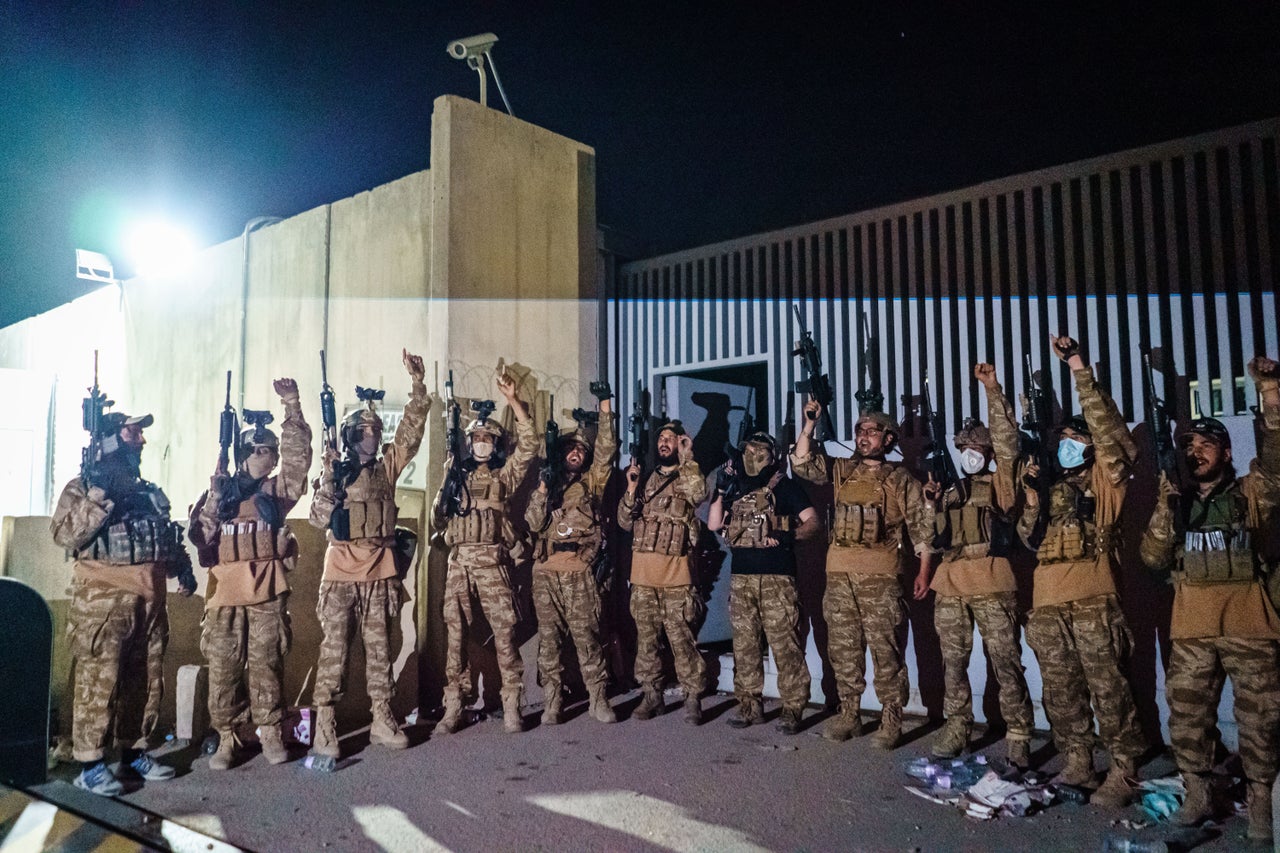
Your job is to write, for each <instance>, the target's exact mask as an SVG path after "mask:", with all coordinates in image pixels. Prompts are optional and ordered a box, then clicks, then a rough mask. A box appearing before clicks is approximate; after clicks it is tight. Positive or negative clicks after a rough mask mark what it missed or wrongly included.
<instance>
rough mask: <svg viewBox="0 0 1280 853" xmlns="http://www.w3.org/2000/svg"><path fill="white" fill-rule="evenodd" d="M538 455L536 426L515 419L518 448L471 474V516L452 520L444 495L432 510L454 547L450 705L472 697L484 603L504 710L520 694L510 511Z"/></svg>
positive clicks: (447, 608) (448, 593) (447, 604)
mask: <svg viewBox="0 0 1280 853" xmlns="http://www.w3.org/2000/svg"><path fill="white" fill-rule="evenodd" d="M537 452H538V436H537V433H536V432H535V431H534V428H533V421H531V420H524V421H520V420H517V421H516V447H515V450H514V451H513V452H512V453H511V455H510V456H509V457H508V458H507V460H506V462H504V463H503V465H502V467H501V468H500V469H497V470H494V469H493V468H491V467H490V466H489V464H488V463H487V462H482V463H479V464H477V465H476V466H475V467H474V468H470V470H468V472H467V491H468V492H469V493H470V495H471V498H472V501H473V508H472V509H471V511H470V512H468V513H467V514H466V515H465V516H459V517H452V518H451V517H447V516H446V515H445V514H444V512H445V508H444V506H443V504H442V503H441V500H440V497H439V496H437V498H436V501H435V505H434V506H433V508H432V523H433V525H434V526H435V528H436V529H437V530H443V531H444V541H445V544H446V545H448V546H450V548H451V549H452V550H450V552H449V567H448V573H447V575H446V576H445V582H444V604H443V607H444V623H445V625H446V627H447V628H448V647H447V649H446V653H445V673H444V678H445V686H444V697H445V702H446V703H447V704H457V703H459V702H465V701H470V700H471V699H472V698H473V697H472V680H471V678H472V677H471V666H470V663H469V661H468V660H467V631H468V629H469V627H470V625H471V624H472V623H473V622H474V621H475V613H474V611H473V610H472V606H473V602H475V601H478V602H479V604H480V609H481V611H482V612H483V614H484V617H485V619H487V620H488V622H489V627H490V628H491V629H492V630H493V645H494V652H495V653H496V655H497V658H498V671H499V672H500V673H501V675H502V696H503V699H504V704H505V703H507V702H509V701H511V697H513V696H514V697H519V696H520V694H521V690H522V685H523V683H524V664H523V662H522V661H521V659H520V649H519V648H517V647H516V643H515V627H516V621H517V620H516V603H515V596H514V593H513V592H512V588H511V577H510V573H509V572H510V568H511V565H512V561H511V553H510V548H511V546H512V545H514V544H515V541H516V538H515V529H514V528H513V527H512V526H511V522H510V520H509V519H508V518H507V515H506V513H507V506H508V504H509V502H510V499H511V495H512V493H513V492H515V490H516V488H517V487H518V486H519V485H520V482H521V481H522V480H523V479H524V475H525V472H526V471H528V470H529V464H530V463H531V462H532V461H533V458H534V456H535V455H536V454H537ZM516 704H517V706H518V704H519V703H518V702H517V703H516Z"/></svg>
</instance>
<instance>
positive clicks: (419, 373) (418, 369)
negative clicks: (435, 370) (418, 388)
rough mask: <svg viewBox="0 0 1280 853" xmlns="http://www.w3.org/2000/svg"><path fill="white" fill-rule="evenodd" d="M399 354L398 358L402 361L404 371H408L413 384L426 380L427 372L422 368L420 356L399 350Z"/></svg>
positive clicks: (405, 350)
mask: <svg viewBox="0 0 1280 853" xmlns="http://www.w3.org/2000/svg"><path fill="white" fill-rule="evenodd" d="M400 353H401V355H400V357H401V359H402V360H403V361H404V369H405V370H407V371H409V376H410V378H411V379H413V381H414V382H415V383H417V382H421V381H422V380H423V379H424V378H426V375H427V371H426V369H425V368H424V367H423V366H422V356H420V355H413V354H412V353H410V352H409V351H408V350H407V349H401V350H400Z"/></svg>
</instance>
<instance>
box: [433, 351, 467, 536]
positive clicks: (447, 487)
mask: <svg viewBox="0 0 1280 853" xmlns="http://www.w3.org/2000/svg"><path fill="white" fill-rule="evenodd" d="M444 418H445V442H446V444H448V446H449V470H448V471H446V472H445V475H444V485H442V486H441V487H440V505H441V506H442V507H444V514H445V515H446V516H449V517H453V516H461V515H466V514H467V513H468V512H470V511H471V493H470V492H468V491H467V472H466V469H465V468H464V467H463V463H464V461H465V458H466V455H467V440H466V436H465V435H463V433H462V406H461V405H460V404H459V403H458V400H457V398H455V397H454V396H453V371H452V370H450V371H449V378H448V379H447V380H445V383H444Z"/></svg>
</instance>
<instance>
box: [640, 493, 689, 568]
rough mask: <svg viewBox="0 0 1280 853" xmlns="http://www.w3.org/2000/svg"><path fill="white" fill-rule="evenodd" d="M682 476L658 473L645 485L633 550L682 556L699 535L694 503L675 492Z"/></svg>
mask: <svg viewBox="0 0 1280 853" xmlns="http://www.w3.org/2000/svg"><path fill="white" fill-rule="evenodd" d="M678 477H679V475H678V474H677V473H675V472H672V473H671V474H661V473H658V472H654V473H653V474H651V475H650V477H649V482H647V483H646V484H645V490H644V492H645V496H644V507H643V511H642V512H641V515H640V518H638V519H636V521H635V523H634V524H633V525H632V528H631V532H632V534H633V537H634V538H633V539H632V545H631V549H632V550H633V551H640V552H644V553H656V554H666V555H668V556H671V557H679V556H683V555H684V554H686V553H688V551H689V545H690V544H691V542H692V541H693V537H694V536H695V535H696V530H697V521H696V519H695V518H694V515H693V509H694V508H693V505H692V504H690V503H689V502H688V501H687V500H685V499H684V498H682V497H680V496H679V495H676V494H674V493H673V492H672V489H673V488H674V487H675V484H676V480H677V479H678Z"/></svg>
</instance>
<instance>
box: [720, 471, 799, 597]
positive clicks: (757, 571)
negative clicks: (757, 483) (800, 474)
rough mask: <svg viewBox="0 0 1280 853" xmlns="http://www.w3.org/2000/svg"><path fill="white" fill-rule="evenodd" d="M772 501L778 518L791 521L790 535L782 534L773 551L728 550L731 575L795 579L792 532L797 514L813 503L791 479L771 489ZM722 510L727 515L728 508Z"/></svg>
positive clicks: (785, 478) (793, 538)
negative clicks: (789, 517)
mask: <svg viewBox="0 0 1280 853" xmlns="http://www.w3.org/2000/svg"><path fill="white" fill-rule="evenodd" d="M773 500H774V506H775V508H776V511H777V513H778V515H780V516H787V515H789V516H791V517H792V524H791V531H792V532H789V533H784V534H783V540H782V544H781V545H779V546H778V547H776V548H730V549H729V550H730V552H731V553H732V554H733V561H732V563H731V565H732V573H733V574H735V575H790V576H792V577H794V576H795V573H796V555H795V550H794V547H793V544H794V540H795V535H794V531H795V528H796V527H798V526H799V524H800V513H802V512H804V511H805V510H806V509H809V508H810V507H812V506H813V503H812V502H810V500H809V496H808V495H806V494H805V493H804V489H802V488H800V486H798V485H796V482H795V481H794V480H792V479H791V478H790V477H784V478H783V479H782V480H780V481H779V482H778V485H777V486H775V487H774V490H773ZM725 510H726V512H727V511H728V507H726V508H725ZM775 538H776V537H775Z"/></svg>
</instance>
